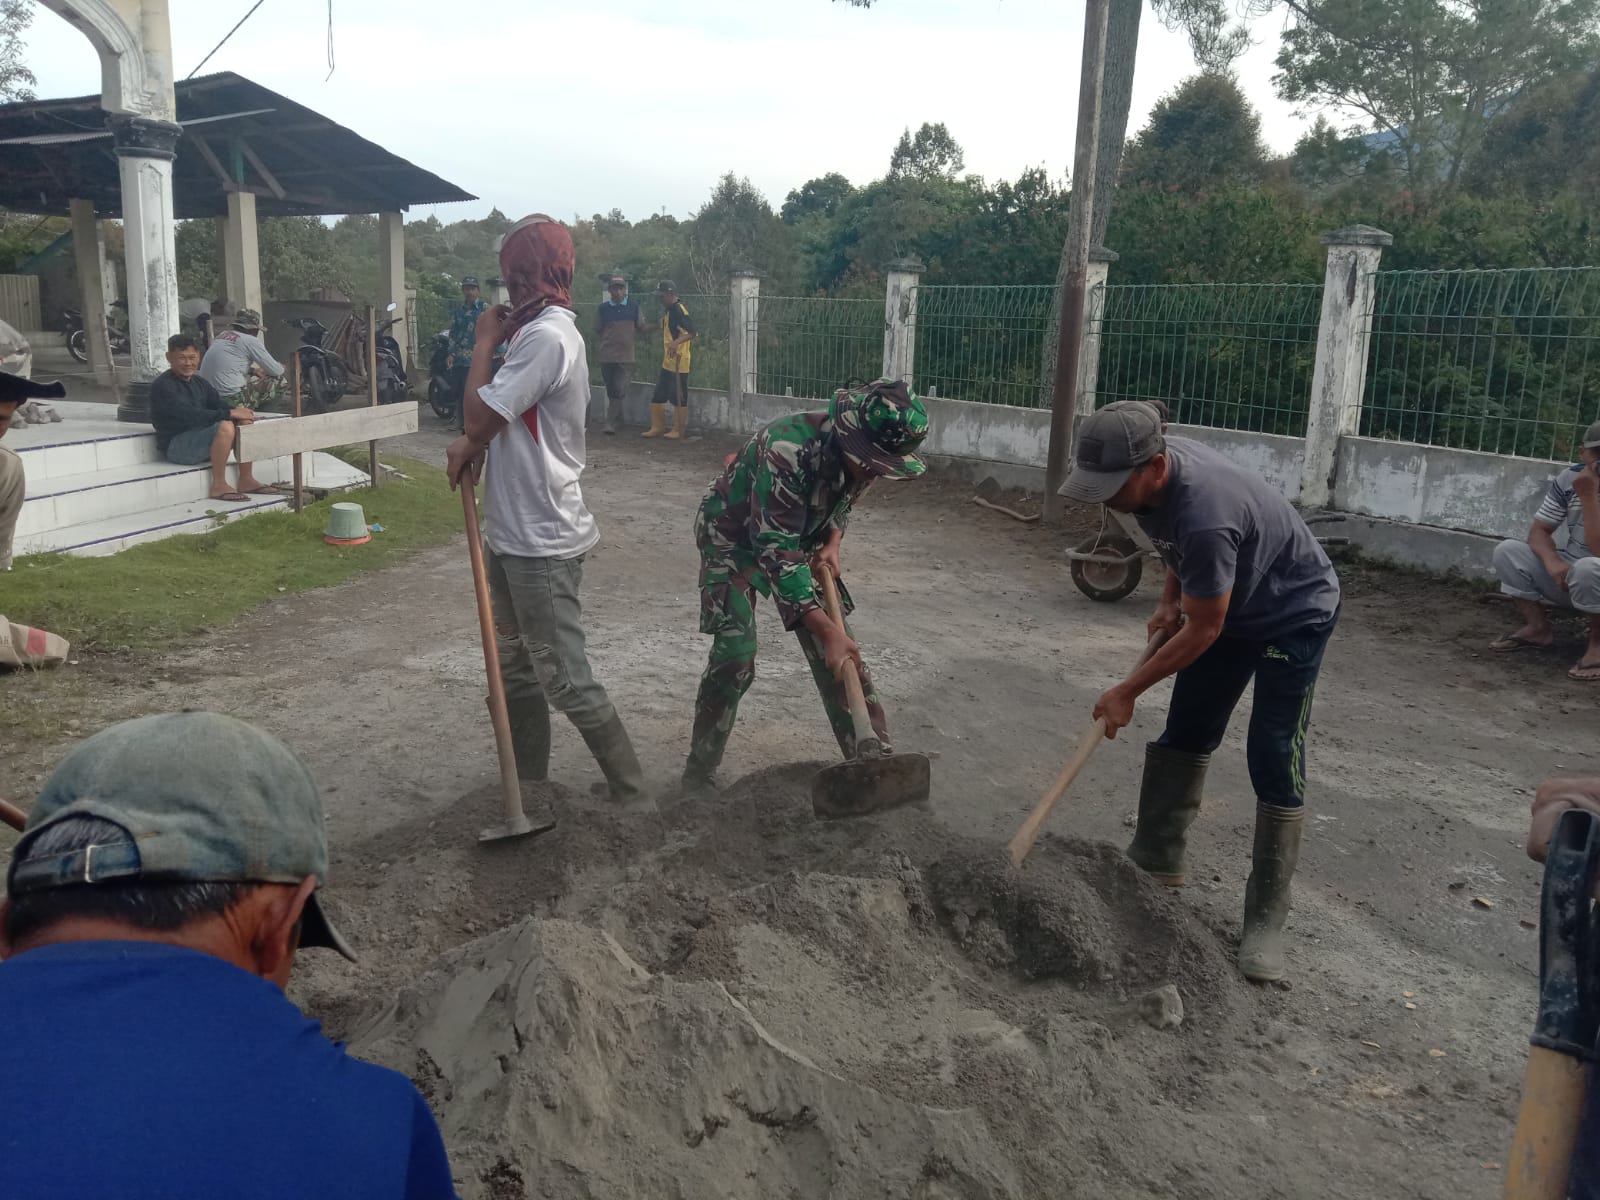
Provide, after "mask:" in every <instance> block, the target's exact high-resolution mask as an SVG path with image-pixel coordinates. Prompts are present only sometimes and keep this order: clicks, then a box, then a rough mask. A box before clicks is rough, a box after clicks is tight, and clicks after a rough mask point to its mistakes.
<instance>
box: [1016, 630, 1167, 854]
mask: <svg viewBox="0 0 1600 1200" xmlns="http://www.w3.org/2000/svg"><path fill="white" fill-rule="evenodd" d="M1167 637H1168V634H1167V633H1166V631H1165V630H1162V631H1160V632H1158V633H1157V634H1156V635H1155V636H1154V637H1152V638H1151V639H1150V641H1149V642H1148V643H1147V644H1146V645H1145V648H1144V653H1143V654H1141V655H1139V661H1138V662H1137V663H1135V664H1134V668H1133V669H1134V670H1135V671H1137V670H1138V669H1139V668H1140V667H1142V666H1144V664H1145V663H1147V662H1149V661H1150V656H1151V655H1152V654H1154V653H1155V652H1156V651H1157V650H1159V649H1161V647H1162V646H1163V645H1165V644H1166V640H1167ZM1105 736H1106V719H1105V718H1104V717H1096V718H1095V719H1094V724H1093V725H1090V726H1089V728H1088V729H1086V730H1084V733H1083V737H1082V738H1081V739H1080V740H1079V742H1078V748H1077V749H1076V750H1074V751H1073V752H1072V757H1071V758H1069V759H1068V760H1067V765H1066V766H1064V767H1062V768H1061V773H1060V774H1059V775H1057V776H1056V781H1055V782H1054V783H1052V784H1051V785H1050V787H1049V790H1047V791H1046V792H1045V794H1044V795H1042V796H1040V797H1039V803H1037V804H1035V805H1034V806H1033V811H1032V812H1030V813H1029V814H1028V819H1027V820H1026V821H1024V822H1023V823H1022V826H1021V828H1019V829H1018V830H1017V832H1016V833H1014V834H1013V835H1012V836H1011V843H1010V845H1009V846H1008V849H1009V851H1010V853H1011V865H1012V866H1013V867H1016V868H1017V869H1018V870H1021V869H1022V863H1023V860H1024V859H1026V858H1027V857H1028V851H1030V850H1032V849H1033V844H1034V843H1035V842H1036V841H1038V840H1039V834H1040V832H1041V831H1042V830H1043V829H1044V823H1045V822H1046V821H1048V820H1049V819H1050V811H1051V810H1052V809H1053V808H1055V806H1056V804H1057V803H1058V802H1059V801H1060V799H1061V797H1063V796H1065V795H1066V794H1067V789H1068V788H1069V787H1071V786H1072V781H1073V780H1074V779H1076V778H1077V777H1078V772H1079V771H1081V770H1083V767H1084V764H1085V763H1087V762H1088V761H1089V756H1090V755H1092V754H1093V753H1094V751H1095V747H1096V746H1098V745H1099V744H1100V743H1101V742H1102V741H1104V740H1105Z"/></svg>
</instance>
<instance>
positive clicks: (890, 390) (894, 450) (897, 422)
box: [828, 379, 928, 479]
mask: <svg viewBox="0 0 1600 1200" xmlns="http://www.w3.org/2000/svg"><path fill="white" fill-rule="evenodd" d="M828 415H829V416H830V417H831V418H832V420H833V429H834V433H835V434H836V435H837V436H838V438H839V446H840V448H841V449H842V450H843V451H844V453H845V457H847V458H849V459H851V460H852V461H853V462H855V463H857V464H858V465H859V466H861V467H862V468H863V469H864V470H867V471H870V472H871V473H872V474H874V475H877V476H881V477H883V478H885V479H915V478H916V477H917V476H918V475H921V474H922V473H923V472H924V471H926V470H927V469H928V464H927V463H925V462H923V461H922V459H921V458H919V457H918V456H917V450H918V448H919V447H920V446H921V445H922V441H923V439H924V438H926V437H927V436H928V410H927V409H926V408H924V407H923V404H922V398H921V397H920V396H913V395H912V394H911V393H910V392H909V391H907V390H906V385H905V384H904V382H902V381H901V380H898V379H880V380H878V382H877V383H874V384H872V385H871V386H870V387H868V388H867V390H866V391H864V392H858V393H856V394H855V395H850V396H846V395H844V394H842V393H841V394H840V395H837V396H835V397H834V401H833V406H832V408H831V409H830V410H829V413H828Z"/></svg>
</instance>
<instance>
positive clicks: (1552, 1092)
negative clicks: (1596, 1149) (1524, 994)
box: [1505, 1046, 1589, 1200]
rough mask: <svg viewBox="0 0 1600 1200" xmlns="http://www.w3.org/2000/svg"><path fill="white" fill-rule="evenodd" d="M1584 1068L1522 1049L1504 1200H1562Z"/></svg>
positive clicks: (1573, 1060) (1537, 1050) (1581, 1063)
mask: <svg viewBox="0 0 1600 1200" xmlns="http://www.w3.org/2000/svg"><path fill="white" fill-rule="evenodd" d="M1588 1087H1589V1064H1588V1063H1586V1062H1584V1061H1582V1060H1581V1059H1577V1058H1573V1057H1571V1056H1570V1055H1566V1054H1558V1053H1557V1052H1556V1051H1554V1050H1546V1049H1544V1048H1543V1047H1541V1046H1533V1047H1530V1048H1529V1050H1528V1069H1527V1072H1526V1073H1525V1074H1524V1076H1523V1081H1522V1110H1521V1111H1520V1112H1519V1113H1518V1114H1517V1129H1516V1132H1515V1133H1514V1134H1513V1135H1512V1138H1511V1157H1510V1160H1509V1161H1508V1162H1507V1163H1506V1190H1505V1196H1506V1200H1567V1185H1568V1182H1569V1176H1570V1174H1571V1171H1572V1155H1573V1152H1574V1151H1575V1150H1576V1149H1577V1147H1578V1127H1579V1125H1580V1124H1581V1120H1582V1116H1583V1103H1584V1097H1585V1095H1586V1093H1587V1092H1588Z"/></svg>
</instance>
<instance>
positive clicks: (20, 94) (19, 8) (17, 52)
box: [0, 0, 39, 102]
mask: <svg viewBox="0 0 1600 1200" xmlns="http://www.w3.org/2000/svg"><path fill="white" fill-rule="evenodd" d="M32 22H33V4H32V2H31V0H0V101H8V102H9V101H12V100H32V99H33V88H34V85H35V84H37V83H38V82H39V81H38V80H37V79H35V78H34V75H33V72H32V71H30V70H28V67H27V64H25V63H24V62H23V61H22V58H23V54H24V53H25V52H26V51H27V48H28V47H27V43H25V42H24V41H23V40H22V35H23V32H24V31H25V30H26V29H27V28H28V26H29V25H30V24H32Z"/></svg>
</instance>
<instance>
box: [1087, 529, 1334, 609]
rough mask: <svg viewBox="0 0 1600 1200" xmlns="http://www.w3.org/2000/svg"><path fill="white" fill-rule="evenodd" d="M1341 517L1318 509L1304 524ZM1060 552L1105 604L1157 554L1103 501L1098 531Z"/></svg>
mask: <svg viewBox="0 0 1600 1200" xmlns="http://www.w3.org/2000/svg"><path fill="white" fill-rule="evenodd" d="M1343 520H1344V516H1343V515H1342V514H1340V513H1319V514H1316V515H1314V516H1310V517H1306V518H1305V522H1306V524H1307V525H1325V524H1329V523H1333V522H1337V521H1343ZM1113 524H1115V526H1116V528H1115V530H1114V531H1113V529H1112V525H1113ZM1317 542H1318V544H1320V545H1321V546H1323V547H1325V548H1326V547H1329V546H1348V545H1349V544H1350V539H1349V538H1347V537H1319V538H1318V539H1317ZM1064 553H1065V554H1066V556H1067V570H1068V571H1069V572H1071V574H1072V582H1073V584H1074V586H1076V587H1077V589H1078V590H1079V591H1080V592H1082V593H1083V594H1084V595H1085V596H1087V597H1089V599H1091V600H1099V601H1101V602H1102V603H1105V604H1110V603H1112V602H1114V601H1117V600H1121V599H1122V598H1123V597H1124V596H1126V595H1129V594H1130V593H1131V592H1132V591H1133V589H1134V588H1136V587H1138V586H1139V581H1140V580H1141V579H1142V578H1144V560H1145V559H1147V558H1156V559H1159V558H1160V557H1161V556H1160V555H1159V554H1158V553H1157V551H1156V548H1155V545H1154V544H1153V543H1152V542H1151V541H1150V539H1149V538H1148V537H1146V536H1145V532H1144V530H1143V529H1142V528H1140V526H1139V522H1138V521H1135V520H1134V519H1133V518H1132V517H1131V516H1129V515H1128V514H1127V513H1120V512H1117V511H1116V510H1115V509H1110V508H1107V507H1105V506H1104V505H1101V507H1100V529H1099V531H1098V532H1096V533H1095V534H1094V535H1093V536H1091V537H1089V538H1087V539H1086V540H1084V541H1082V542H1080V543H1078V545H1077V546H1075V547H1074V548H1073V549H1071V550H1067V551H1065V552H1064Z"/></svg>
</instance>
